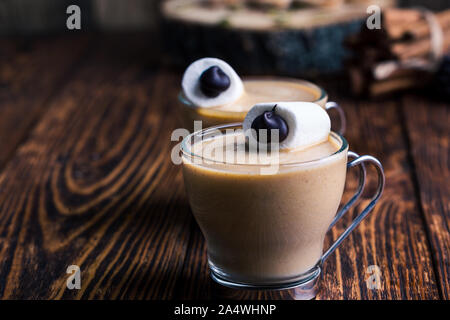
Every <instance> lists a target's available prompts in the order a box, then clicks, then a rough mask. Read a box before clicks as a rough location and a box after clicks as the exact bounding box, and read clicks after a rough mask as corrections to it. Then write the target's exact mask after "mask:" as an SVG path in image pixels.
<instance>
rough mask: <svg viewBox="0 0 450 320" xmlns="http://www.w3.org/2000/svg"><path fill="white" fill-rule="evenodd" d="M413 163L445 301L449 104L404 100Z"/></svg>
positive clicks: (449, 251)
mask: <svg viewBox="0 0 450 320" xmlns="http://www.w3.org/2000/svg"><path fill="white" fill-rule="evenodd" d="M403 113H404V119H405V122H406V127H407V134H408V138H409V144H410V146H411V147H410V152H411V158H412V162H413V164H414V169H415V177H416V179H417V183H416V187H417V189H418V191H419V195H420V199H419V200H420V204H421V207H422V210H423V215H424V222H425V225H426V226H427V231H428V238H429V241H430V246H431V251H432V255H433V261H434V265H435V269H436V273H437V279H438V284H439V288H440V292H441V295H442V298H444V299H449V298H450V162H449V156H450V147H449V142H450V109H449V103H444V102H440V103H439V102H433V101H431V102H430V101H428V100H426V99H424V98H423V97H417V96H413V95H409V96H407V97H406V98H405V99H404V100H403Z"/></svg>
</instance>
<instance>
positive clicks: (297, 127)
mask: <svg viewBox="0 0 450 320" xmlns="http://www.w3.org/2000/svg"><path fill="white" fill-rule="evenodd" d="M275 106H276V107H275ZM274 107H275V109H274ZM271 110H274V112H275V113H276V114H277V115H279V116H280V117H282V118H283V119H284V121H285V122H286V124H287V126H288V130H289V131H288V135H287V137H286V138H285V139H284V140H283V141H281V142H280V145H279V146H280V149H299V148H307V147H309V146H312V145H315V144H318V143H321V142H324V141H326V140H328V136H329V134H330V130H331V121H330V117H329V116H328V114H327V112H326V111H325V110H324V109H323V108H322V107H321V106H319V105H318V104H316V103H312V102H268V103H260V104H256V105H255V106H253V107H252V108H251V109H250V110H249V112H248V113H247V115H246V116H245V119H244V122H243V124H242V127H243V129H244V132H246V134H247V136H248V137H249V139H257V138H256V136H255V135H254V134H252V131H250V130H251V128H252V123H253V121H254V120H255V119H256V118H257V117H258V116H260V115H261V114H263V113H264V112H266V111H271ZM267 134H268V135H270V132H268V133H267ZM259 143H261V142H259Z"/></svg>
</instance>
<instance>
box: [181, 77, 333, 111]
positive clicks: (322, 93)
mask: <svg viewBox="0 0 450 320" xmlns="http://www.w3.org/2000/svg"><path fill="white" fill-rule="evenodd" d="M243 80H244V81H245V80H249V81H252V80H253V81H255V80H261V81H287V82H296V83H303V84H306V85H308V86H310V87H314V88H316V89H318V90H319V91H320V95H319V97H318V98H317V99H316V100H314V101H310V102H313V103H318V102H320V101H322V100H323V99H325V98H327V97H328V93H327V92H326V91H325V89H324V88H322V87H321V86H319V85H317V84H315V83H313V82H311V81H308V80H303V79H295V78H289V77H270V76H250V77H244V78H243ZM178 101H180V102H181V103H182V104H183V105H185V106H187V107H189V108H193V109H208V110H210V111H212V112H217V113H222V114H236V113H247V111H226V110H215V109H214V108H204V107H198V106H196V105H195V104H193V103H192V102H191V101H189V99H188V98H186V96H185V95H184V93H183V90H180V92H179V93H178Z"/></svg>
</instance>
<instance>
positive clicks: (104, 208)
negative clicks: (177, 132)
mask: <svg viewBox="0 0 450 320" xmlns="http://www.w3.org/2000/svg"><path fill="white" fill-rule="evenodd" d="M155 50H156V49H155V43H154V42H153V41H152V40H151V39H149V38H144V37H134V36H114V37H107V36H103V37H97V36H93V35H87V36H71V37H68V36H60V37H47V38H39V39H36V38H33V39H16V38H14V39H1V40H0V147H1V148H0V297H1V298H3V299H22V298H25V299H89V298H95V299H117V298H119V299H194V298H201V299H215V298H223V297H226V298H236V299H243V298H253V299H267V298H274V299H279V298H281V299H292V298H295V295H294V294H293V292H291V291H283V292H264V291H237V290H230V289H225V288H222V287H220V286H218V285H216V284H214V283H213V282H212V281H211V280H210V279H209V276H208V270H207V261H206V248H205V244H204V241H203V238H202V235H201V233H200V232H199V229H198V227H197V225H196V223H195V221H194V219H193V217H192V214H191V212H190V209H189V205H188V202H187V199H186V195H185V192H184V187H183V181H182V174H181V170H180V167H178V166H175V165H173V164H172V163H171V161H170V157H169V155H170V152H171V150H172V148H173V146H174V143H172V142H170V133H171V131H172V130H173V129H174V128H175V127H176V125H177V124H176V121H175V115H174V113H175V112H176V111H175V107H176V94H177V92H178V90H179V87H180V72H176V71H170V70H168V69H166V68H165V67H162V66H161V64H159V66H158V64H156V63H155V62H156V60H155V58H154V57H155V53H154V51H155ZM327 89H329V88H328V87H327ZM343 92H345V86H344V88H343V89H337V90H333V89H330V95H331V96H332V98H333V99H334V100H337V101H339V102H340V103H341V104H342V105H343V106H344V108H345V110H346V113H347V117H348V122H349V126H348V130H347V133H346V137H347V139H348V141H349V143H350V146H351V149H352V150H354V151H356V152H358V153H360V154H372V155H375V156H376V157H378V158H379V159H380V160H381V162H382V163H383V165H384V167H385V171H386V183H387V184H386V188H385V192H384V195H383V197H382V199H381V201H380V202H379V204H378V205H377V206H376V208H375V210H374V211H373V212H372V213H371V214H370V216H369V217H368V218H367V219H366V220H365V221H364V222H363V223H362V224H361V225H360V227H359V228H358V229H357V230H356V231H355V232H353V233H352V234H351V235H350V237H349V238H348V239H347V240H345V242H344V243H343V245H342V246H341V247H340V248H339V249H338V250H337V251H336V253H335V254H333V255H332V256H331V257H330V258H329V260H328V261H327V262H326V263H325V265H324V270H323V279H322V280H323V281H322V284H321V287H322V289H321V292H320V294H319V295H318V297H317V299H439V298H442V299H448V298H449V297H450V232H449V226H450V205H449V203H450V201H449V200H450V198H449V194H450V192H449V191H450V190H449V189H450V184H449V181H450V171H449V151H450V147H449V136H450V135H449V134H450V132H449V131H450V128H449V124H450V113H449V103H447V104H445V103H442V102H437V101H432V100H429V99H427V98H425V97H423V96H421V95H416V94H414V93H409V94H403V95H398V96H396V97H394V98H390V99H388V100H382V101H378V102H370V101H365V100H355V99H351V98H348V97H346V95H345V94H343ZM373 173H374V172H372V171H370V170H369V175H371V174H373ZM351 177H352V176H351V175H350V177H349V181H348V183H347V189H348V191H347V192H346V193H345V196H344V198H348V197H349V195H350V194H351V193H352V188H354V187H355V181H354V179H351ZM372 180H374V179H372ZM374 184H375V182H374V181H373V185H374ZM371 186H372V184H371ZM368 189H369V191H370V190H372V191H373V187H370V186H369V188H368ZM363 203H367V200H365V201H363ZM361 207H362V204H359V205H357V206H356V209H355V210H357V209H360V208H361ZM355 210H353V211H352V212H356V211H355ZM351 218H352V217H351V214H349V215H348V216H346V217H345V218H344V219H343V222H341V223H339V224H338V225H337V226H336V227H335V228H334V229H333V230H332V231H331V232H330V234H329V235H328V237H327V239H326V244H327V245H329V243H330V242H331V240H332V239H333V238H336V237H337V236H338V235H339V234H340V232H342V231H343V230H344V227H345V226H346V225H348V224H349V222H350V220H351ZM69 265H78V266H80V268H81V289H80V290H76V289H75V290H69V289H67V287H66V280H67V278H68V276H69V275H68V274H67V273H66V269H67V267H68V266H69ZM371 265H377V266H378V267H379V268H380V276H381V288H380V289H378V290H371V289H369V288H368V287H367V285H366V282H365V280H366V279H367V277H368V275H370V274H368V273H367V268H368V267H369V266H371Z"/></svg>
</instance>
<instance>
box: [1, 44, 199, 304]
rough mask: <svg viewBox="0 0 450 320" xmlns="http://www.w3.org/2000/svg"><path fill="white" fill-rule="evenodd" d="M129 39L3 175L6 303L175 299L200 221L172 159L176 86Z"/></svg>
mask: <svg viewBox="0 0 450 320" xmlns="http://www.w3.org/2000/svg"><path fill="white" fill-rule="evenodd" d="M120 44H123V43H117V42H116V43H113V44H111V45H110V44H108V43H107V44H105V45H101V49H99V50H96V51H95V52H94V53H92V54H91V56H90V57H89V59H87V60H86V62H85V63H84V64H83V65H82V66H81V67H80V69H79V71H78V72H76V73H75V74H74V75H73V76H72V78H71V80H70V81H69V82H68V83H67V85H66V86H64V89H63V90H62V91H61V92H60V93H59V94H58V95H56V96H55V97H54V98H53V100H52V103H51V104H50V106H49V110H48V112H47V113H46V116H45V117H44V118H43V119H42V121H40V122H39V124H38V126H37V127H36V129H35V130H33V132H32V134H31V135H30V137H29V139H28V140H27V142H26V143H24V144H23V145H22V146H21V147H20V148H19V149H18V150H17V153H16V155H15V156H14V157H13V158H12V159H11V161H10V162H9V163H8V165H7V166H6V168H5V170H4V172H3V173H2V174H1V175H0V190H1V191H0V297H2V298H4V299H9V298H31V299H36V298H51V299H59V298H63V299H72V298H83V299H87V298H108V299H111V298H133V299H134V298H136V299H143V298H147V299H148V298H159V299H167V298H171V297H172V296H173V292H174V284H175V280H176V279H177V274H178V273H179V270H180V269H181V267H182V264H183V261H184V252H185V249H186V246H187V243H188V241H187V240H188V239H187V237H188V235H189V232H186V231H188V230H189V225H190V223H191V216H190V215H189V210H188V204H187V203H186V201H185V199H184V192H183V184H182V182H181V172H180V170H179V168H176V167H173V165H172V164H171V162H170V158H168V154H169V153H170V149H171V145H170V139H169V138H170V132H171V130H172V129H173V126H174V124H173V119H174V118H173V117H171V116H168V115H169V114H170V112H171V111H170V107H171V104H170V102H171V101H170V100H169V99H168V98H167V95H169V94H172V93H173V92H172V91H171V90H170V86H168V85H170V84H172V83H178V81H175V80H174V79H173V77H170V76H169V77H167V76H165V75H158V74H157V72H156V69H154V68H152V67H151V66H148V65H147V64H146V63H147V60H148V58H147V56H148V55H147V51H146V50H142V52H140V53H139V52H138V53H137V52H135V51H134V50H133V49H131V48H130V47H126V46H124V47H125V48H126V50H117V48H120ZM135 48H139V47H137V46H136V47H135ZM113 49H116V50H113ZM136 50H137V49H136ZM115 51H117V54H115V53H114V52H115ZM125 51H126V52H125ZM138 55H139V56H140V57H141V59H140V60H138V58H137V56H138ZM173 96H175V94H174V95H173ZM72 264H76V265H78V266H80V268H81V277H82V289H81V290H79V291H78V290H73V291H70V290H67V289H66V279H67V277H68V275H67V274H66V268H67V267H68V266H69V265H72Z"/></svg>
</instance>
